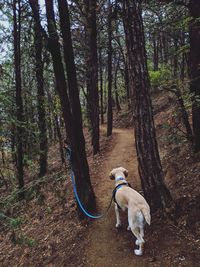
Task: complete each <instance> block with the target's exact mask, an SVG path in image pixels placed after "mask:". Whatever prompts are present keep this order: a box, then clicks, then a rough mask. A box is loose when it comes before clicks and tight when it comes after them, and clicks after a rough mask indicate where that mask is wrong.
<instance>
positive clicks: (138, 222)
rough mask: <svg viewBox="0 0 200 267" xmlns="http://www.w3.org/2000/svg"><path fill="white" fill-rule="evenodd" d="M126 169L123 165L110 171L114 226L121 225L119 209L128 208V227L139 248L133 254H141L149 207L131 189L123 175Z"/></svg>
mask: <svg viewBox="0 0 200 267" xmlns="http://www.w3.org/2000/svg"><path fill="white" fill-rule="evenodd" d="M127 176H128V171H127V170H126V169H124V168H123V167H119V168H115V169H113V170H112V171H111V172H110V178H111V179H112V180H114V179H115V189H114V190H113V196H114V201H115V213H116V220H117V223H116V227H117V228H118V227H120V226H121V221H120V217H119V210H120V209H122V210H123V211H124V210H126V209H128V228H127V230H131V231H132V233H133V234H134V236H135V237H136V242H135V244H136V245H137V246H139V249H135V250H134V252H135V255H137V256H140V255H142V254H143V247H144V225H145V221H146V222H147V223H148V224H149V225H150V221H151V215H150V208H149V205H148V204H147V202H146V200H145V199H144V197H143V196H142V195H140V194H139V193H138V192H137V191H135V190H134V189H132V188H131V187H130V185H129V184H128V182H127V181H126V179H125V177H127Z"/></svg>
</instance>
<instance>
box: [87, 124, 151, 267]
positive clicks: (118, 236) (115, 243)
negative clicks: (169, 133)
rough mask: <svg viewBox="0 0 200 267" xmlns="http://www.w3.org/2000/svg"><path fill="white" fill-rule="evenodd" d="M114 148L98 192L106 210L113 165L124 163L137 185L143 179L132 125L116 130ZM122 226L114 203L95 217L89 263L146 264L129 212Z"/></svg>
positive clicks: (106, 157)
mask: <svg viewBox="0 0 200 267" xmlns="http://www.w3.org/2000/svg"><path fill="white" fill-rule="evenodd" d="M112 142H113V144H112V150H110V151H108V152H107V153H106V154H105V155H104V158H103V164H102V166H101V169H100V170H98V173H99V175H97V176H96V177H95V180H96V181H98V186H97V191H96V196H97V204H98V206H99V210H101V211H103V210H105V209H106V207H107V205H108V204H109V201H110V198H111V195H112V190H113V188H114V181H112V180H110V179H109V172H110V171H111V170H112V168H114V167H117V166H123V167H124V168H126V169H127V170H128V171H129V175H128V178H127V180H128V181H129V182H130V183H131V185H132V186H133V187H134V188H135V189H136V190H139V189H140V180H139V177H138V172H137V156H136V151H135V149H134V137H133V129H114V130H113V141H112ZM121 217H122V222H123V226H122V228H121V229H120V230H118V229H116V228H115V223H116V222H115V212H114V204H112V207H111V210H110V211H109V213H108V214H107V215H106V217H105V218H103V219H100V220H96V221H95V222H93V223H92V225H90V227H89V228H88V231H89V233H88V237H87V238H88V240H87V241H88V242H87V243H88V246H87V248H86V251H85V259H86V266H87V267H90V266H96V267H97V266H101V267H104V266H105V267H111V266H124V267H125V266H134V267H140V266H141V267H143V266H147V265H146V261H144V258H143V257H136V256H135V255H134V252H133V250H134V241H135V239H134V237H133V235H132V233H131V232H128V231H127V230H126V228H127V214H126V213H124V214H123V215H122V216H121Z"/></svg>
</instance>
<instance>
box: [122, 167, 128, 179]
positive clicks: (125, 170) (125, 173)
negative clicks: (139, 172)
mask: <svg viewBox="0 0 200 267" xmlns="http://www.w3.org/2000/svg"><path fill="white" fill-rule="evenodd" d="M123 173H124V175H125V177H127V176H128V170H127V169H124V170H123Z"/></svg>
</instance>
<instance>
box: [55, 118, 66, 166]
mask: <svg viewBox="0 0 200 267" xmlns="http://www.w3.org/2000/svg"><path fill="white" fill-rule="evenodd" d="M54 120H55V125H56V132H57V135H58V141H59V150H60V158H61V162H62V164H64V163H65V155H64V150H63V149H64V143H63V141H62V140H63V138H62V134H61V130H60V125H59V122H58V115H57V114H55V115H54Z"/></svg>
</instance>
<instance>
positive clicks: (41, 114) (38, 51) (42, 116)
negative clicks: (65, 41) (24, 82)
mask: <svg viewBox="0 0 200 267" xmlns="http://www.w3.org/2000/svg"><path fill="white" fill-rule="evenodd" d="M29 2H30V5H31V6H32V9H33V6H34V5H35V9H37V12H36V15H35V16H34V20H35V21H34V32H35V60H36V78H37V88H38V93H37V96H38V124H39V131H40V151H39V153H40V160H39V162H40V173H39V176H40V177H42V176H44V175H45V174H46V172H47V151H48V148H47V126H46V112H45V93H44V77H43V69H44V64H43V60H42V46H43V45H42V33H41V29H40V17H39V4H38V0H29Z"/></svg>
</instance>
